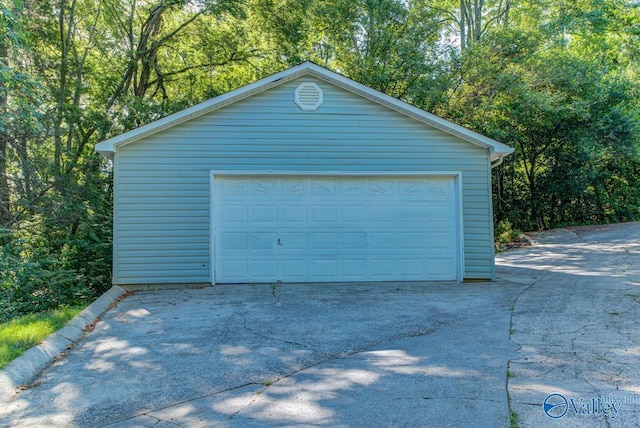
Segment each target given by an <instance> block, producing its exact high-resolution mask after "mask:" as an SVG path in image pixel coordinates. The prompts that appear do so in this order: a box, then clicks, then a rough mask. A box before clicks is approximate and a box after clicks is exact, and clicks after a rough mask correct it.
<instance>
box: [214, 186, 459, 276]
mask: <svg viewBox="0 0 640 428" xmlns="http://www.w3.org/2000/svg"><path fill="white" fill-rule="evenodd" d="M212 193H213V195H212V196H213V198H214V199H213V215H214V218H213V222H212V223H213V225H214V230H215V231H214V236H213V239H214V254H213V258H214V269H215V271H214V278H215V280H214V282H216V283H246V282H276V281H283V282H327V281H419V280H455V279H457V277H458V275H457V272H458V265H459V235H458V225H459V219H458V197H457V193H458V192H457V186H456V179H455V178H454V177H424V176H422V177H414V176H411V177H361V176H357V177H350V176H339V177H309V176H246V177H245V176H219V175H216V176H214V180H213V192H212Z"/></svg>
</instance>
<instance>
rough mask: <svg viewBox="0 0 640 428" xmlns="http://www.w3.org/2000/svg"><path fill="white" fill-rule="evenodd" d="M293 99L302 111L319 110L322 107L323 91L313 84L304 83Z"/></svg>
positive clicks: (297, 89) (299, 86)
mask: <svg viewBox="0 0 640 428" xmlns="http://www.w3.org/2000/svg"><path fill="white" fill-rule="evenodd" d="M293 98H294V101H295V102H296V104H297V105H298V107H300V108H301V109H302V110H309V111H313V110H317V109H318V107H320V106H321V105H322V89H320V87H319V86H318V85H316V84H315V83H313V82H302V83H301V84H299V85H298V87H297V88H296V90H295V91H294V93H293Z"/></svg>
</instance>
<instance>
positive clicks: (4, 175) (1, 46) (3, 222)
mask: <svg viewBox="0 0 640 428" xmlns="http://www.w3.org/2000/svg"><path fill="white" fill-rule="evenodd" d="M0 62H1V63H4V64H8V63H9V47H8V46H7V44H6V42H4V41H0ZM4 117H7V90H6V88H5V87H3V86H2V85H0V118H4ZM8 155H9V135H8V134H7V128H6V126H2V127H0V227H7V226H9V225H10V223H11V209H10V205H9V199H10V198H9V196H10V189H9V177H8V171H7V166H8V164H7V157H8Z"/></svg>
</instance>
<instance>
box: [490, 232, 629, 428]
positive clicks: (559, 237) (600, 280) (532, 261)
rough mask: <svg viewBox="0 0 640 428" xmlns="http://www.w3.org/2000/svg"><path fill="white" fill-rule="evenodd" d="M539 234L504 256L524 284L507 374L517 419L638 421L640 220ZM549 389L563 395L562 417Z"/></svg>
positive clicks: (508, 271) (526, 422)
mask: <svg viewBox="0 0 640 428" xmlns="http://www.w3.org/2000/svg"><path fill="white" fill-rule="evenodd" d="M535 239H536V243H537V245H536V246H534V247H531V248H527V249H526V250H524V251H521V250H518V251H512V252H508V253H505V254H503V255H500V257H499V258H498V263H499V264H500V265H501V268H500V276H501V278H502V279H503V280H511V281H516V282H517V283H520V284H523V285H526V288H525V289H523V290H522V291H521V292H520V293H519V294H518V295H517V296H516V299H515V301H514V310H513V319H512V327H511V329H512V330H511V339H512V341H513V342H514V343H516V344H517V345H518V346H519V349H518V357H517V358H513V359H511V361H510V362H509V379H508V391H509V396H510V402H511V410H512V411H513V412H515V413H516V414H517V415H518V417H519V421H520V422H519V425H520V426H527V427H535V426H543V425H545V426H562V427H576V426H584V427H602V426H611V427H637V426H639V425H640V365H639V364H638V363H639V361H640V321H639V320H640V223H626V224H620V225H608V226H588V227H576V228H569V229H559V230H554V231H549V232H542V233H538V234H536V236H535ZM551 394H560V395H561V396H562V397H564V400H563V399H561V398H560V397H558V396H556V397H554V398H555V399H556V401H555V402H553V399H552V401H551V402H550V403H551V404H559V406H558V407H557V408H555V409H550V410H549V413H550V414H551V415H552V416H556V419H551V418H549V417H548V416H547V415H546V414H545V413H544V411H541V404H542V403H543V401H544V400H545V398H546V397H547V396H549V395H551ZM565 402H566V405H565ZM565 410H566V414H564V416H560V415H561V414H562V413H563V412H564V411H565Z"/></svg>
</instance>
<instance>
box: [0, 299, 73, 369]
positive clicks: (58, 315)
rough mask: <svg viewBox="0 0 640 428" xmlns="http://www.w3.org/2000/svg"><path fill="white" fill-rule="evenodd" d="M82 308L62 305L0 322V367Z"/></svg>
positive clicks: (44, 337)
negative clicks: (50, 309)
mask: <svg viewBox="0 0 640 428" xmlns="http://www.w3.org/2000/svg"><path fill="white" fill-rule="evenodd" d="M82 309H83V306H74V307H69V306H62V307H60V308H59V309H56V310H53V311H47V312H43V313H39V314H30V315H25V316H21V317H18V318H15V319H12V320H11V321H9V322H6V323H0V369H1V368H2V367H4V366H5V365H7V364H8V363H10V362H11V361H12V360H13V359H15V358H16V357H18V356H19V355H20V354H22V353H23V352H24V351H26V350H27V349H29V348H31V347H32V346H35V345H37V344H38V343H40V342H42V341H43V340H44V339H46V338H47V337H48V336H49V335H50V334H52V333H53V332H55V331H56V330H59V329H60V328H62V327H64V325H65V324H66V323H67V322H68V321H69V320H70V319H71V318H73V317H74V316H76V315H77V314H78V313H79V312H80V311H81V310H82Z"/></svg>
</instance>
